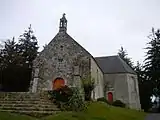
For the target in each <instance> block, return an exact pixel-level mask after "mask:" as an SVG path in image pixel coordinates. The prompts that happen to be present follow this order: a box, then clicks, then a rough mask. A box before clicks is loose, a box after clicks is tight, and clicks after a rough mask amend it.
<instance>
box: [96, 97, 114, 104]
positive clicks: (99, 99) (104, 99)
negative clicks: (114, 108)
mask: <svg viewBox="0 0 160 120" xmlns="http://www.w3.org/2000/svg"><path fill="white" fill-rule="evenodd" d="M97 101H102V102H105V103H107V104H111V103H109V102H108V100H107V99H106V98H104V97H101V98H98V99H97Z"/></svg>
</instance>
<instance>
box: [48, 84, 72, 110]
mask: <svg viewBox="0 0 160 120" xmlns="http://www.w3.org/2000/svg"><path fill="white" fill-rule="evenodd" d="M48 93H49V99H50V100H52V101H53V102H54V103H55V104H56V105H57V106H58V107H59V108H61V106H62V104H64V103H66V102H68V101H69V100H70V97H71V96H72V95H73V92H72V90H71V88H69V87H68V86H62V87H61V88H58V89H56V90H53V91H48Z"/></svg>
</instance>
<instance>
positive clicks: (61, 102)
mask: <svg viewBox="0 0 160 120" xmlns="http://www.w3.org/2000/svg"><path fill="white" fill-rule="evenodd" d="M49 98H50V100H55V101H53V102H54V103H55V104H56V105H57V106H58V107H59V108H60V109H61V110H63V111H64V110H69V111H81V110H85V109H86V105H85V102H84V100H83V98H82V96H81V95H80V92H79V90H78V88H69V87H67V86H64V87H61V88H59V89H56V90H53V91H49Z"/></svg>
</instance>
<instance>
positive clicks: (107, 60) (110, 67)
mask: <svg viewBox="0 0 160 120" xmlns="http://www.w3.org/2000/svg"><path fill="white" fill-rule="evenodd" d="M95 60H96V61H97V63H98V65H99V66H100V68H101V69H102V71H103V72H104V73H106V74H115V73H131V74H136V73H135V72H134V71H133V69H132V68H131V67H130V66H129V65H128V64H127V63H126V62H125V61H124V60H122V59H121V58H120V57H119V56H118V55H115V56H107V57H95Z"/></svg>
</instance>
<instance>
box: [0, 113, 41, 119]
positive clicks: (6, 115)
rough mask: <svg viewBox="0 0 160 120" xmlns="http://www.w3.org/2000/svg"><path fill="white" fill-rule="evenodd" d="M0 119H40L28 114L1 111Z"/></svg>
mask: <svg viewBox="0 0 160 120" xmlns="http://www.w3.org/2000/svg"><path fill="white" fill-rule="evenodd" d="M0 120H38V119H36V118H32V117H30V116H27V115H19V114H13V113H8V112H0Z"/></svg>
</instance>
